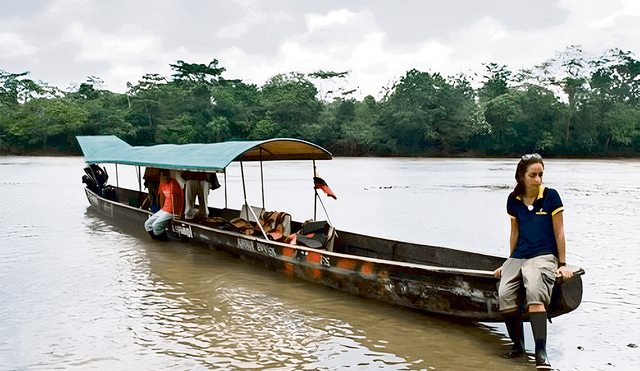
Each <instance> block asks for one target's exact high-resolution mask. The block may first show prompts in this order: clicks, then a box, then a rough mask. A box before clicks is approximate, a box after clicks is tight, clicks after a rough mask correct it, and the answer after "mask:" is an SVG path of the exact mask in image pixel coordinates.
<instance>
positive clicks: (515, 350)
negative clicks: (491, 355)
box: [504, 313, 524, 358]
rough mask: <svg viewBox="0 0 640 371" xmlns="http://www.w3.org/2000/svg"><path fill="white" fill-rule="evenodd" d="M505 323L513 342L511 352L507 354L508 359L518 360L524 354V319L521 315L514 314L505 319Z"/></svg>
mask: <svg viewBox="0 0 640 371" xmlns="http://www.w3.org/2000/svg"><path fill="white" fill-rule="evenodd" d="M504 323H505V325H506V326H507V332H508V333H509V338H510V339H511V341H513V347H512V348H511V351H509V352H507V353H505V355H504V356H505V357H506V358H516V357H520V356H522V355H523V354H524V331H523V328H522V318H521V317H520V314H519V313H518V314H514V315H510V316H505V317H504Z"/></svg>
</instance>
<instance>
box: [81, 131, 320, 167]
mask: <svg viewBox="0 0 640 371" xmlns="http://www.w3.org/2000/svg"><path fill="white" fill-rule="evenodd" d="M76 139H77V140H78V143H79V144H80V148H81V149H82V153H83V154H84V159H85V161H86V162H87V163H96V164H98V163H114V164H125V165H136V166H149V167H157V168H162V169H182V170H208V171H222V170H224V169H225V168H226V167H227V166H229V164H230V163H231V162H232V161H234V160H242V161H273V160H330V159H331V153H329V151H327V150H326V149H324V148H322V147H320V146H317V145H315V144H313V143H309V142H305V141H303V140H298V139H288V138H278V139H268V140H261V141H236V142H223V143H198V144H158V145H155V146H149V147H132V146H130V145H129V144H127V143H126V142H124V141H123V140H122V139H120V138H118V137H116V136H114V135H94V136H77V137H76Z"/></svg>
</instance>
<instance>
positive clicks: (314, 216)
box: [313, 160, 322, 221]
mask: <svg viewBox="0 0 640 371" xmlns="http://www.w3.org/2000/svg"><path fill="white" fill-rule="evenodd" d="M313 176H316V160H313ZM313 193H314V196H313V220H314V221H315V220H316V215H317V210H318V192H317V191H316V187H315V184H314V185H313ZM320 201H322V200H320Z"/></svg>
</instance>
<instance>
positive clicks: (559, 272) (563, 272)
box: [556, 266, 573, 279]
mask: <svg viewBox="0 0 640 371" xmlns="http://www.w3.org/2000/svg"><path fill="white" fill-rule="evenodd" d="M560 276H562V277H564V278H567V279H568V278H571V277H573V271H572V270H571V269H569V268H567V267H566V266H562V267H558V269H556V277H560Z"/></svg>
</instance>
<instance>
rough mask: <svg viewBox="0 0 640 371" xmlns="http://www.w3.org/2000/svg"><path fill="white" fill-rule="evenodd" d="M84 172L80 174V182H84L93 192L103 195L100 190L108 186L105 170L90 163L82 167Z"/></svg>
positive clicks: (107, 176)
mask: <svg viewBox="0 0 640 371" xmlns="http://www.w3.org/2000/svg"><path fill="white" fill-rule="evenodd" d="M84 172H85V173H86V175H83V176H82V183H84V184H86V185H87V187H88V188H89V189H90V190H92V191H93V192H95V193H97V194H99V195H101V196H103V197H104V195H103V192H102V191H103V190H104V189H106V188H108V186H107V180H109V175H108V174H107V171H106V170H105V169H104V168H101V167H100V166H98V165H96V164H90V165H89V166H87V167H85V168H84ZM114 193H115V192H114ZM109 198H110V197H109Z"/></svg>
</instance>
